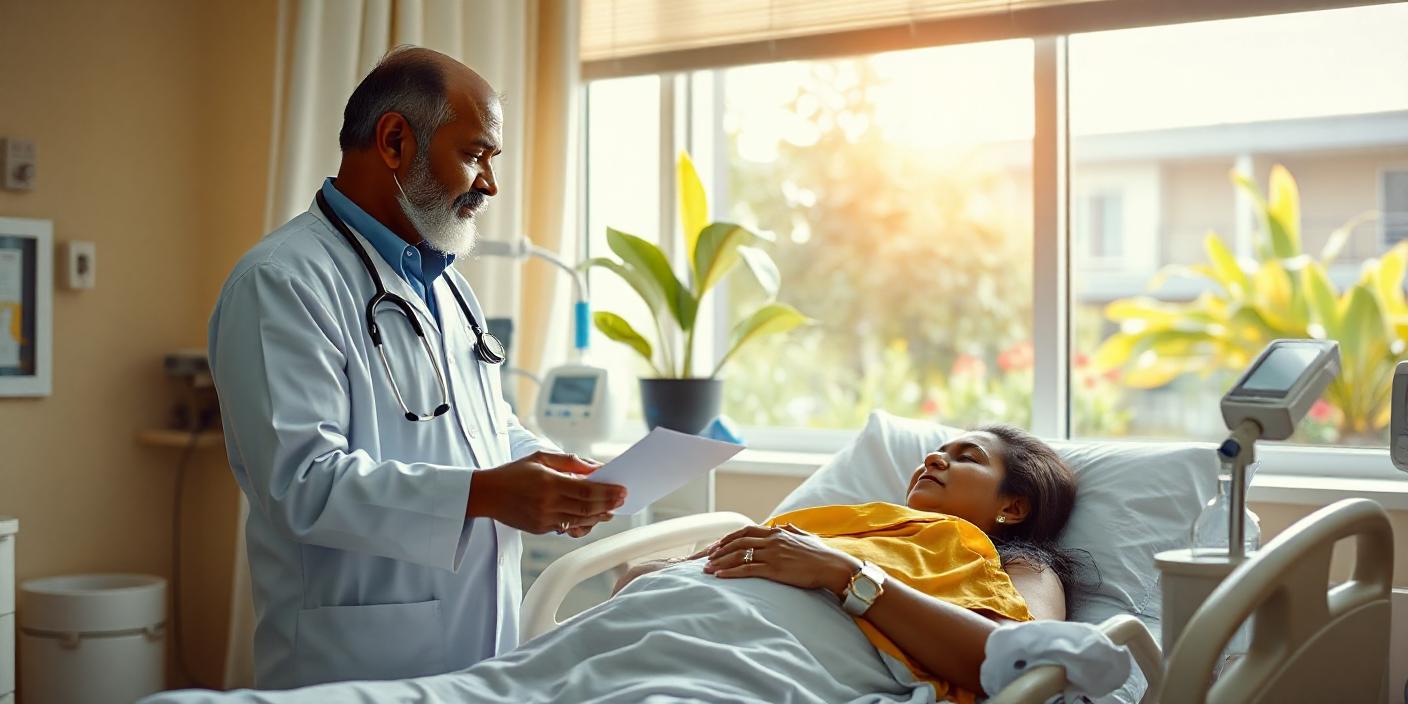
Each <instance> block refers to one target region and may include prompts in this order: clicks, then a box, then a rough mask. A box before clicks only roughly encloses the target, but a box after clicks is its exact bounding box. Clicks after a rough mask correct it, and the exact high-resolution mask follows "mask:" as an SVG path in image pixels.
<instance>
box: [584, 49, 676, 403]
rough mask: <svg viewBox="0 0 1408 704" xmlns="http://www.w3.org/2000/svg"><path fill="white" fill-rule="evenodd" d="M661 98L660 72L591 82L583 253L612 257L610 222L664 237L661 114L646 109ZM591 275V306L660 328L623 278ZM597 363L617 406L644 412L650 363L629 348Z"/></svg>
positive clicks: (597, 338) (602, 342)
mask: <svg viewBox="0 0 1408 704" xmlns="http://www.w3.org/2000/svg"><path fill="white" fill-rule="evenodd" d="M659 101H660V78H659V77H658V76H632V77H630V78H616V79H611V80H605V81H594V82H592V83H591V84H589V85H588V87H587V96H586V103H587V107H586V111H585V112H586V115H587V119H586V123H587V124H586V129H587V139H586V165H585V170H586V176H587V177H586V184H585V185H586V205H587V207H586V228H587V233H588V237H587V238H586V242H585V245H586V246H585V249H586V251H585V252H583V254H584V255H585V257H594V256H612V255H611V253H610V252H611V250H610V248H608V247H607V244H606V228H607V227H612V228H615V229H617V230H621V231H622V232H627V233H630V234H632V235H635V236H637V237H642V238H645V239H647V240H650V241H653V242H658V241H660V234H661V213H660V202H661V200H660V199H661V196H660V162H661V158H662V155H661V153H660V115H659V113H658V112H655V111H654V110H643V109H641V106H643V105H644V106H654V105H657V104H658V103H659ZM588 276H589V279H588V285H589V286H590V287H591V302H592V309H593V310H607V311H611V312H612V313H615V314H617V315H620V316H621V317H623V318H625V319H626V320H628V321H630V323H631V325H632V326H633V327H635V329H637V330H645V331H653V330H654V329H655V326H654V324H653V323H652V321H651V319H650V311H649V309H648V308H646V307H645V304H644V303H642V302H641V301H640V298H639V297H638V296H636V294H635V292H634V291H632V290H631V288H630V286H629V285H627V284H626V283H625V282H624V281H622V280H621V279H619V278H617V277H616V276H613V275H612V274H610V273H609V272H606V271H604V270H601V269H594V270H592V271H591V272H590V273H589V274H588ZM653 337H654V336H652V339H653ZM592 344H593V346H594V347H597V348H604V347H605V346H608V345H615V344H616V343H614V342H611V341H610V340H607V339H605V338H604V337H603V336H602V335H601V334H599V333H596V334H594V335H593V337H592ZM613 352H614V350H613ZM592 362H593V363H594V364H599V365H602V366H604V367H606V368H607V369H608V370H609V371H610V376H611V384H612V389H611V391H612V393H613V394H615V395H616V396H615V398H616V399H618V400H619V404H620V405H619V406H618V408H619V410H621V411H624V413H625V414H626V417H627V418H639V417H640V416H641V411H640V387H639V385H637V384H636V383H635V379H636V378H637V377H638V376H642V375H646V374H648V370H647V369H646V368H645V365H644V363H643V362H640V361H638V360H637V358H636V356H635V355H633V354H624V353H623V354H614V353H604V354H596V355H594V357H593V359H592Z"/></svg>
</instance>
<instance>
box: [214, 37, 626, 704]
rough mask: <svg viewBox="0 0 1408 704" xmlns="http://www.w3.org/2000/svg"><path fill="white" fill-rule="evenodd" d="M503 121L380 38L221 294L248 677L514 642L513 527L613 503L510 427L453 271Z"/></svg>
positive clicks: (222, 377) (600, 515) (575, 468)
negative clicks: (312, 191)
mask: <svg viewBox="0 0 1408 704" xmlns="http://www.w3.org/2000/svg"><path fill="white" fill-rule="evenodd" d="M501 124H502V113H501V112H500V105H499V99H498V96H497V95H496V94H495V93H494V91H493V90H492V89H491V88H490V86H489V84H488V83H487V82H485V81H484V79H483V78H481V77H480V76H478V75H477V74H475V73H474V72H473V71H471V70H469V69H468V68H466V67H465V66H464V65H462V64H460V63H459V62H457V61H455V60H453V59H451V58H449V57H447V56H445V55H443V54H439V53H436V52H433V51H429V50H426V49H419V48H404V49H399V50H394V51H393V52H391V53H390V54H388V55H387V56H386V58H384V59H383V60H382V61H381V63H380V64H379V65H378V66H377V67H376V68H375V69H373V70H372V72H371V73H370V74H368V75H367V76H366V78H365V79H363V80H362V82H361V84H360V85H358V86H357V88H356V90H355V91H353V93H352V96H351V97H350V98H349V99H348V101H347V107H346V111H345V113H344V118H343V124H342V132H341V135H340V142H341V146H342V165H341V168H340V169H339V170H338V174H337V178H336V179H328V180H327V181H326V182H325V183H324V184H323V185H322V188H321V190H320V191H319V192H318V193H317V198H316V199H315V202H314V204H313V206H312V207H310V208H309V210H308V211H307V212H305V213H302V214H300V215H298V216H297V217H295V218H294V219H293V220H291V221H289V222H288V223H286V224H285V225H283V226H282V227H280V228H279V229H277V230H275V231H274V232H272V233H270V234H269V235H268V236H267V237H265V238H264V239H263V240H261V241H260V242H259V243H258V244H257V245H256V246H255V247H254V248H253V249H252V250H250V251H249V252H248V253H247V254H246V255H245V256H244V257H243V258H242V259H241V260H240V261H239V263H238V264H237V265H236V266H235V269H234V271H233V272H232V273H231V274H230V277H229V279H228V280H227V281H226V282H225V286H224V288H223V290H222V291H221V293H220V300H219V302H218V303H217V304H216V307H215V312H214V314H213V315H212V316H211V320H210V364H211V368H212V370H213V371H214V375H215V382H216V386H217V388H218V389H219V392H220V403H221V409H222V411H223V418H224V426H225V438H226V446H227V450H228V452H229V456H230V466H231V468H232V469H233V470H234V475H235V479H236V481H238V482H239V485H240V488H241V489H242V490H243V491H244V493H245V495H246V496H247V497H248V499H249V506H250V512H249V519H248V521H247V523H246V525H245V530H246V537H247V541H248V545H249V564H250V572H251V577H252V581H253V592H254V604H255V612H256V617H257V625H256V627H255V635H254V660H255V681H256V683H257V685H258V686H259V687H261V688H279V689H282V688H290V687H297V686H302V685H309V684H314V683H319V682H329V681H334V680H348V679H391V678H403V677H415V676H418V675H427V674H432V673H440V672H446V671H450V670H455V669H459V668H463V667H467V666H468V665H470V664H473V663H474V662H477V661H479V660H481V659H484V658H488V657H491V656H493V655H495V654H497V653H503V652H506V651H507V650H509V649H511V648H513V647H514V646H515V645H516V644H517V640H518V633H517V624H518V608H519V601H520V600H521V596H522V595H521V591H522V589H521V585H520V582H519V559H520V556H521V554H522V543H521V541H520V537H519V531H520V530H525V531H528V532H531V533H543V532H547V531H549V530H552V531H557V532H560V533H569V534H571V535H572V536H574V537H580V536H582V535H585V534H586V533H587V532H588V531H590V530H591V528H592V526H594V525H595V524H596V523H598V522H600V521H603V520H606V519H608V518H610V516H611V511H612V510H614V509H615V508H617V507H619V506H620V505H621V503H622V502H623V501H624V499H625V489H624V488H622V487H620V486H615V485H606V484H596V483H591V482H586V481H583V480H582V476H583V475H586V474H589V473H591V472H592V471H593V470H594V469H595V468H596V467H597V466H598V465H597V464H596V463H595V462H591V461H587V460H582V459H578V458H577V457H574V456H572V455H566V454H561V453H559V452H557V451H555V448H552V447H551V446H550V445H547V444H546V443H544V442H543V441H541V440H539V439H538V438H536V437H534V436H533V435H532V434H531V433H529V432H528V431H527V430H525V429H523V427H522V426H520V425H519V424H518V422H517V420H516V419H515V418H514V417H513V415H512V414H511V413H510V411H509V408H508V405H507V404H506V403H505V402H504V401H503V398H502V394H501V388H502V380H501V378H500V374H499V363H500V362H502V352H503V349H502V346H501V345H499V344H498V341H497V340H495V339H493V338H492V336H489V335H487V334H486V331H485V329H484V326H485V322H484V320H485V319H484V313H483V311H482V310H481V309H480V307H479V303H478V301H477V300H476V299H475V297H474V293H473V292H472V291H471V290H470V287H469V283H468V282H467V281H466V280H465V279H464V277H462V276H461V275H460V274H459V273H457V272H456V271H455V270H454V269H453V268H451V267H450V264H451V262H453V261H454V258H455V256H456V255H462V254H464V253H466V252H468V251H469V250H470V249H471V248H472V246H473V244H474V239H475V236H476V231H475V225H474V218H475V215H476V214H477V213H478V212H480V209H481V208H482V207H483V206H484V204H485V202H486V201H487V200H488V199H489V198H490V197H492V196H494V195H495V194H496V193H497V192H498V188H497V186H496V185H495V183H494V168H493V158H494V157H495V156H496V155H497V154H498V153H499V151H500V139H501V135H502V129H501ZM354 245H355V247H354ZM358 250H360V251H358ZM379 289H384V291H385V292H386V293H387V294H389V296H383V297H380V299H379V302H378V303H377V304H376V305H375V306H372V308H374V311H375V316H374V320H375V327H374V328H373V327H371V326H369V325H368V310H369V305H368V304H369V302H371V301H372V299H373V297H374V296H378V294H379V293H380V292H381V291H380V290H379ZM413 321H414V322H413ZM417 327H418V328H419V334H418V331H417V329H416V328H417ZM374 331H375V332H376V333H377V334H379V337H380V339H381V346H380V347H378V346H377V345H376V344H375V343H374V340H373V337H374V334H373V332H374Z"/></svg>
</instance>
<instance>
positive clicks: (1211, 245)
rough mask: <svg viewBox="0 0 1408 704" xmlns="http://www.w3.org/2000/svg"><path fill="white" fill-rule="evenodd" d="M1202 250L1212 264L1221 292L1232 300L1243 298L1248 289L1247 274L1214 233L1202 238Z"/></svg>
mask: <svg viewBox="0 0 1408 704" xmlns="http://www.w3.org/2000/svg"><path fill="white" fill-rule="evenodd" d="M1203 248H1204V249H1205V250H1207V254H1208V260H1209V261H1211V262H1212V268H1213V272H1214V273H1216V274H1217V278H1216V281H1217V283H1218V285H1220V286H1222V290H1224V291H1226V292H1227V295H1229V296H1231V297H1233V298H1243V297H1245V296H1246V294H1247V289H1248V288H1249V287H1250V282H1249V281H1248V280H1247V272H1245V271H1242V265H1241V264H1239V263H1238V262H1237V257H1235V256H1233V255H1232V250H1230V249H1228V248H1227V245H1226V244H1223V242H1222V238H1221V237H1218V236H1217V233H1216V232H1209V233H1208V234H1207V236H1206V237H1204V238H1203Z"/></svg>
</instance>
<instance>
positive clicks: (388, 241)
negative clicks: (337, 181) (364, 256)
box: [323, 178, 455, 320]
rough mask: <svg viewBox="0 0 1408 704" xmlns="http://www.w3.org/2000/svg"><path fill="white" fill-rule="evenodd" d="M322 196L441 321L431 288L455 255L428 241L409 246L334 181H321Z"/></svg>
mask: <svg viewBox="0 0 1408 704" xmlns="http://www.w3.org/2000/svg"><path fill="white" fill-rule="evenodd" d="M323 197H324V198H326V199H327V200H328V205H330V206H332V209H333V211H334V212H336V213H337V216H338V217H340V218H342V220H343V221H344V222H346V223H347V224H348V225H350V226H351V227H352V229H354V230H356V231H357V232H358V233H359V234H361V235H362V236H363V237H365V238H367V241H368V242H371V243H372V247H374V248H376V251H377V252H379V253H380V254H381V258H382V259H385V260H386V263H387V264H390V265H391V268H392V269H395V270H396V273H397V274H398V275H400V277H401V278H402V279H405V281H406V283H408V284H410V285H411V288H412V289H414V290H415V292H416V294H417V295H419V296H420V297H421V299H422V300H424V301H425V305H426V306H427V307H428V308H430V314H431V315H433V316H435V318H436V320H439V318H440V310H439V308H438V307H437V306H436V305H435V296H434V288H433V285H434V283H435V279H437V278H440V275H441V274H443V273H445V270H446V269H448V268H449V267H450V265H451V264H453V263H454V262H455V255H453V254H445V253H444V252H441V251H439V250H437V249H435V248H434V247H431V246H430V243H429V242H426V241H425V240H421V242H420V244H418V245H415V246H411V245H409V244H406V241H405V240H403V239H401V238H400V237H398V236H397V235H396V233H394V232H392V231H391V229H390V228H388V227H387V226H385V225H383V224H381V222H380V221H378V220H377V219H376V218H374V217H372V216H370V215H368V214H367V211H365V210H362V209H361V207H359V206H358V205H357V204H356V203H353V202H352V200H351V199H350V198H348V197H347V196H345V195H342V192H341V191H339V190H337V187H336V186H334V185H333V179H332V178H328V180H326V181H324V182H323Z"/></svg>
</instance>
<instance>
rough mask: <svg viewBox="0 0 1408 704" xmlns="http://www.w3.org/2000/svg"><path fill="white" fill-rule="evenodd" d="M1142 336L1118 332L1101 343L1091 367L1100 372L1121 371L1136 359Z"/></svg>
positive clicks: (1093, 357) (1091, 360) (1091, 359)
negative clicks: (1136, 349) (1135, 353)
mask: <svg viewBox="0 0 1408 704" xmlns="http://www.w3.org/2000/svg"><path fill="white" fill-rule="evenodd" d="M1141 337H1142V336H1141V335H1138V334H1130V333H1124V332H1117V333H1115V334H1113V335H1111V336H1109V337H1108V338H1106V339H1105V341H1104V342H1102V343H1100V347H1099V349H1097V350H1095V355H1094V356H1092V357H1091V358H1090V364H1091V367H1092V368H1094V369H1095V370H1096V371H1098V372H1107V371H1110V370H1113V369H1119V368H1121V367H1123V366H1125V365H1126V364H1129V363H1130V361H1131V360H1133V358H1134V349H1135V347H1136V346H1137V345H1138V344H1139V340H1140V338H1141Z"/></svg>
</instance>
